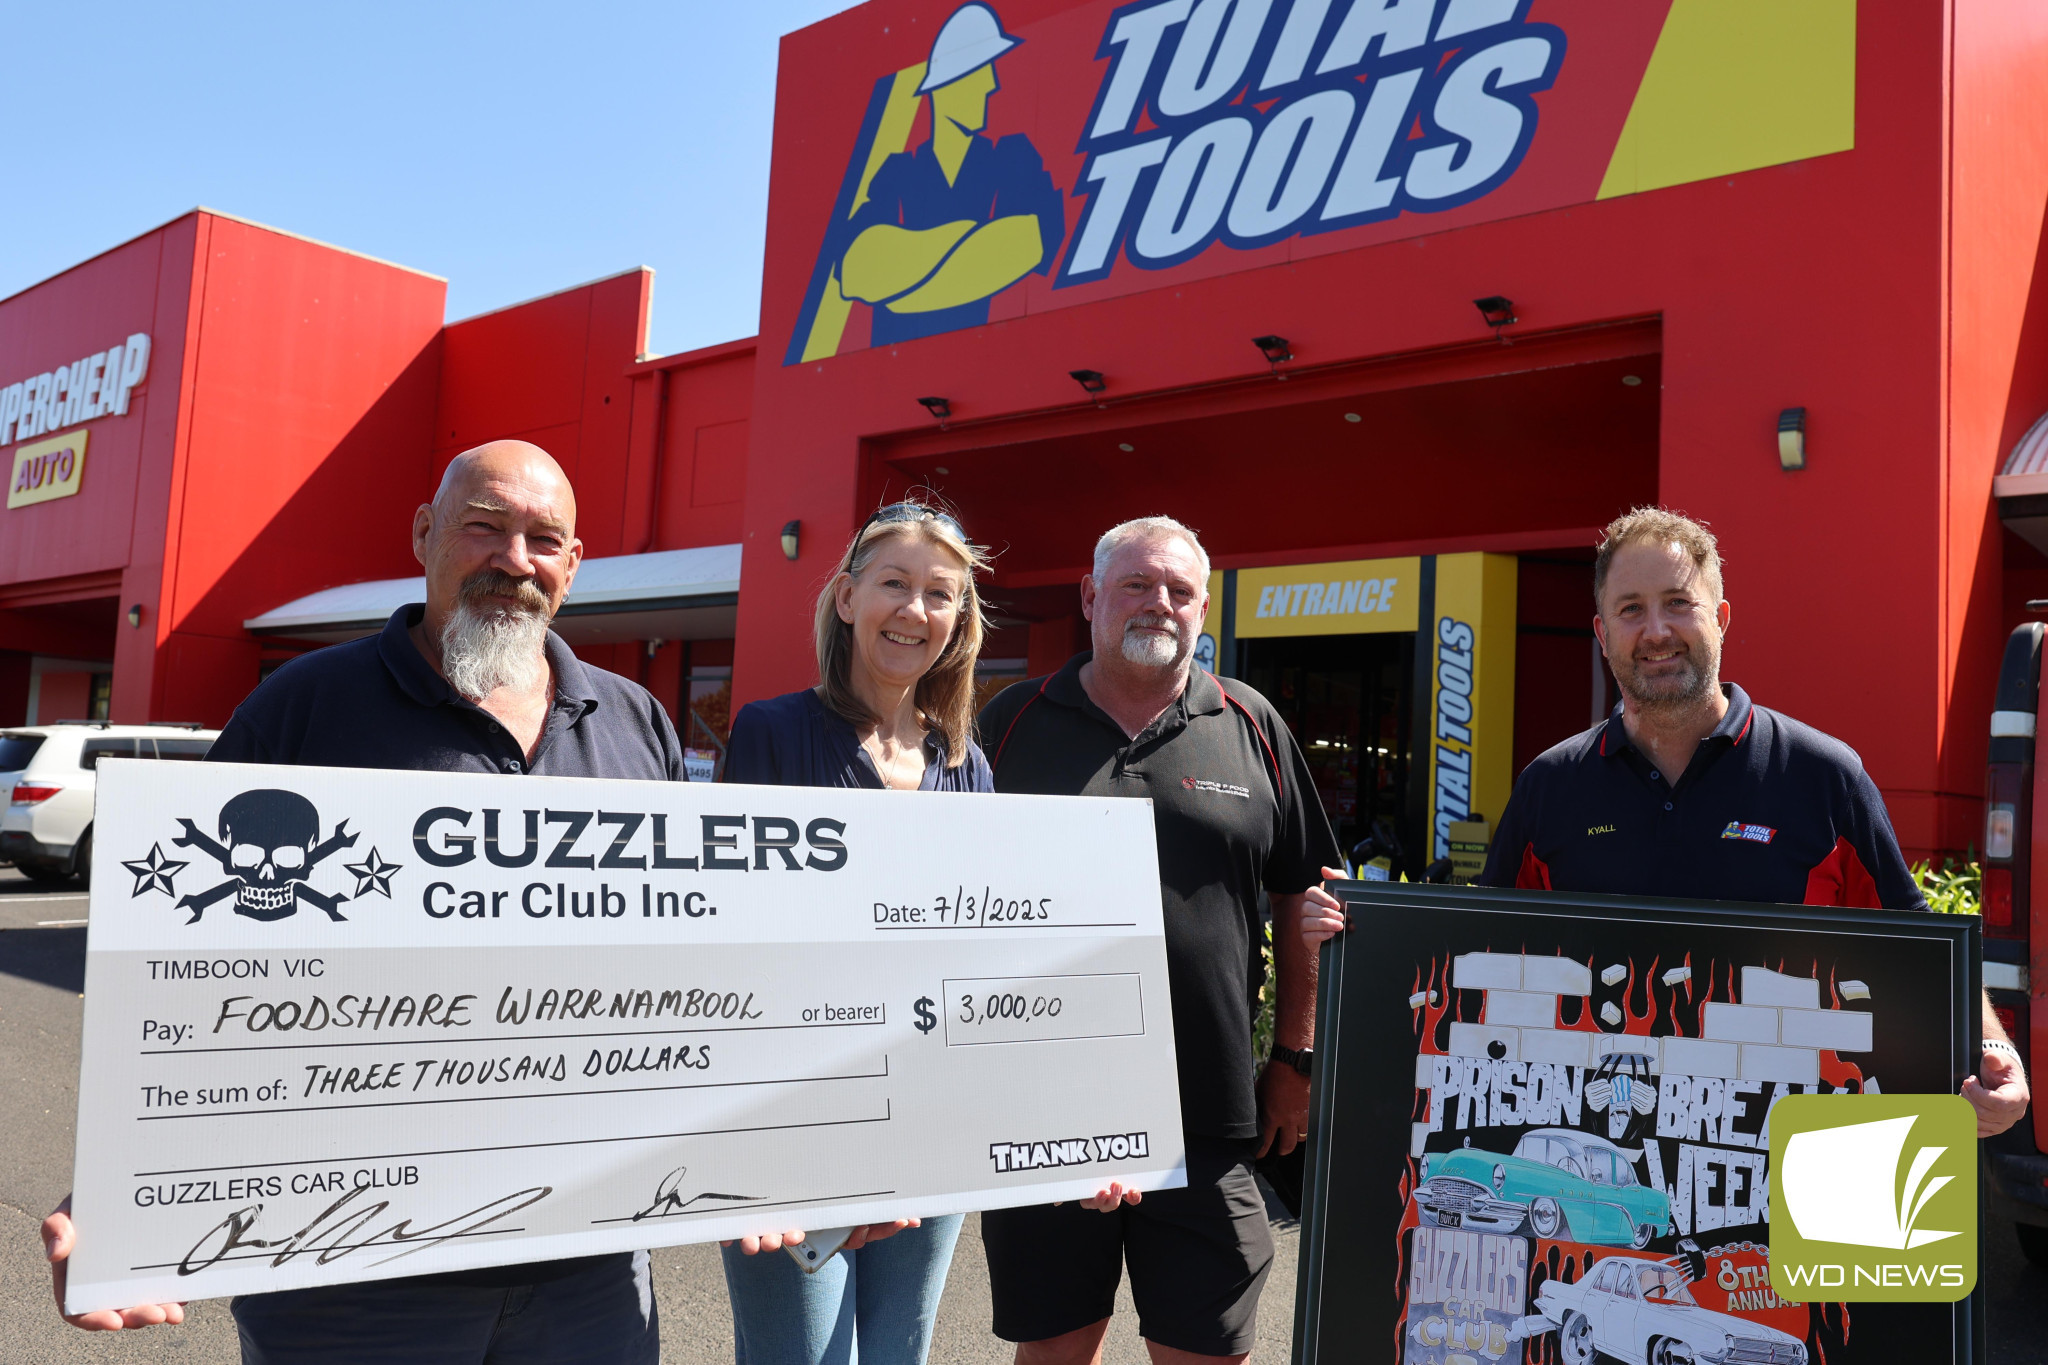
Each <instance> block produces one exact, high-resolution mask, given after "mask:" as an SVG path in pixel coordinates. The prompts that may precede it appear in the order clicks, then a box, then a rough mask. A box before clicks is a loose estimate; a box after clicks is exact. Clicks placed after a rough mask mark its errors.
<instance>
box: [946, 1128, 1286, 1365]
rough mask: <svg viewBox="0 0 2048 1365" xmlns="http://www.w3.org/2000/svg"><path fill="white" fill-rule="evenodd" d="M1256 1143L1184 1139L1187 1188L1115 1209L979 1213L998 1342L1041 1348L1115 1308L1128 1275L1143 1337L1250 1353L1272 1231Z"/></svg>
mask: <svg viewBox="0 0 2048 1365" xmlns="http://www.w3.org/2000/svg"><path fill="white" fill-rule="evenodd" d="M1258 1145H1259V1144H1258V1141H1257V1139H1255V1138H1250V1139H1244V1140H1228V1139H1222V1138H1200V1137H1190V1138H1189V1139H1188V1184H1187V1188H1186V1189H1183V1190H1155V1191H1153V1192H1152V1193H1150V1194H1148V1195H1146V1196H1145V1198H1144V1202H1142V1203H1140V1204H1138V1205H1136V1206H1135V1207H1133V1206H1132V1205H1129V1204H1126V1205H1124V1206H1123V1208H1121V1209H1119V1210H1118V1211H1117V1212H1116V1213H1096V1212H1093V1211H1091V1210H1088V1209H1084V1208H1082V1207H1081V1206H1080V1205H1079V1204H1074V1203H1067V1204H1059V1205H1047V1204H1040V1205H1037V1206H1035V1207H1032V1208H1023V1209H994V1210H991V1211H989V1212H987V1213H984V1214H982V1216H981V1240H982V1243H983V1245H984V1246H985V1247H986V1248H987V1250H988V1273H989V1281H990V1288H991V1289H992V1291H993V1297H994V1299H995V1319H996V1320H995V1334H996V1335H997V1336H999V1337H1001V1338H1002V1339H1003V1340H1005V1341H1044V1340H1045V1339H1046V1338H1048V1337H1056V1336H1060V1335H1062V1334H1063V1333H1066V1332H1072V1331H1075V1330H1076V1329H1078V1328H1082V1327H1086V1326H1087V1325H1088V1324H1090V1323H1093V1322H1100V1321H1102V1320H1103V1319H1104V1318H1106V1317H1108V1316H1110V1314H1112V1313H1113V1312H1115V1311H1116V1287H1117V1282H1118V1281H1119V1280H1120V1279H1121V1278H1122V1277H1123V1267H1124V1265H1125V1264H1126V1263H1128V1264H1129V1265H1130V1268H1131V1298H1132V1299H1133V1300H1134V1301H1136V1303H1137V1305H1138V1332H1139V1335H1141V1336H1143V1337H1144V1338H1145V1339H1146V1340H1147V1341H1156V1342H1158V1343H1159V1344H1160V1345H1162V1346H1172V1347H1175V1348H1177V1349H1179V1350H1182V1351H1192V1352H1194V1353H1195V1354H1197V1355H1209V1356H1232V1355H1241V1354H1243V1353H1244V1352H1246V1351H1249V1350H1251V1348H1252V1341H1253V1339H1254V1337H1255V1336H1256V1335H1257V1330H1256V1329H1257V1317H1258V1309H1259V1291H1260V1290H1261V1289H1262V1288H1264V1287H1265V1283H1266V1272H1267V1271H1269V1270H1271V1269H1272V1267H1273V1233H1272V1229H1271V1228H1270V1227H1268V1226H1267V1223H1266V1203H1265V1200H1264V1198H1262V1197H1261V1195H1260V1193H1259V1187H1258V1182H1257V1180H1256V1179H1254V1178H1253V1176H1252V1158H1253V1154H1254V1153H1256V1152H1257V1151H1258Z"/></svg>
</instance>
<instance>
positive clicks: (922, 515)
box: [846, 502, 968, 564]
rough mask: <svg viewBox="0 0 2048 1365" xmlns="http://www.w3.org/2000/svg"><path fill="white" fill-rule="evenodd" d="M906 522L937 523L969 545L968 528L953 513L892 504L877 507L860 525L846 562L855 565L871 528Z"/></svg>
mask: <svg viewBox="0 0 2048 1365" xmlns="http://www.w3.org/2000/svg"><path fill="white" fill-rule="evenodd" d="M905 521H909V522H916V521H936V522H937V523H939V525H941V526H943V527H945V528H946V529H947V530H949V531H951V532H952V533H953V534H954V535H956V536H958V537H959V538H960V541H961V543H962V544H966V543H968V541H967V531H966V528H965V527H963V526H961V525H960V519H959V518H958V517H955V516H954V515H953V514H952V513H950V512H941V511H939V510H938V509H937V508H933V507H926V506H925V505H924V504H923V503H921V502H892V503H890V504H889V505H888V506H887V507H877V508H876V509H875V510H874V511H873V512H870V513H869V514H868V519H867V520H866V521H864V522H862V523H861V524H860V530H859V531H858V532H856V533H855V535H854V537H853V544H852V545H850V546H848V547H847V551H846V562H847V563H848V564H851V563H853V560H854V556H856V555H858V554H859V553H860V543H861V542H862V541H863V540H866V539H867V537H868V530H869V528H870V527H873V526H886V525H892V524H894V523H896V522H905Z"/></svg>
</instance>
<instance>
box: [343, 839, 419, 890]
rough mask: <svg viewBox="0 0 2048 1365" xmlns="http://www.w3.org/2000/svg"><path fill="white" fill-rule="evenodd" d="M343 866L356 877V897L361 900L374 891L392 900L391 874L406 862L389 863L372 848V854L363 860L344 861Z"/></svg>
mask: <svg viewBox="0 0 2048 1365" xmlns="http://www.w3.org/2000/svg"><path fill="white" fill-rule="evenodd" d="M342 866H343V867H345V868H347V869H348V871H349V873H350V874H351V875H353V876H354V877H355V879H356V889H355V896H356V899H358V900H361V899H362V898H363V897H364V896H367V895H369V894H370V893H371V892H372V891H374V892H376V893H377V894H378V895H380V896H382V897H384V899H386V900H390V899H391V875H392V874H393V873H394V872H397V871H398V870H399V869H400V868H401V867H403V866H405V864H403V863H387V862H385V861H384V860H383V859H382V858H380V857H378V856H377V850H376V849H374V848H372V849H371V850H370V856H369V857H367V858H365V859H363V860H362V861H361V862H359V863H343V864H342Z"/></svg>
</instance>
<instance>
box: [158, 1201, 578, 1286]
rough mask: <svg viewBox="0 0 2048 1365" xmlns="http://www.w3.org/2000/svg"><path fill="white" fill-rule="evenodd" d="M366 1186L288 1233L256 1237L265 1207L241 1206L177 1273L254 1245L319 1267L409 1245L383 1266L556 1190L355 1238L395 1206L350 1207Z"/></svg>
mask: <svg viewBox="0 0 2048 1365" xmlns="http://www.w3.org/2000/svg"><path fill="white" fill-rule="evenodd" d="M367 1189H368V1187H367V1186H360V1185H359V1186H357V1187H356V1188H354V1189H352V1190H350V1191H349V1192H348V1193H347V1194H344V1195H343V1196H341V1198H339V1199H337V1200H335V1201H334V1202H333V1203H332V1204H329V1205H328V1206H327V1207H326V1208H324V1209H322V1210H321V1211H320V1212H319V1213H318V1214H316V1215H315V1216H314V1217H313V1219H312V1220H311V1221H310V1222H308V1223H307V1224H306V1225H305V1226H304V1227H302V1228H300V1229H299V1230H298V1231H297V1232H294V1233H293V1234H291V1236H289V1237H280V1238H275V1239H272V1238H264V1237H251V1236H250V1235H249V1233H250V1231H251V1229H253V1228H254V1227H255V1226H256V1224H257V1222H258V1221H259V1220H260V1219H261V1218H262V1217H263V1205H261V1204H251V1205H249V1206H248V1207H246V1208H240V1209H236V1210H235V1211H234V1212H233V1213H231V1214H229V1215H228V1216H227V1217H226V1218H223V1219H222V1220H221V1221H220V1222H218V1223H216V1224H214V1226H212V1227H210V1228H208V1229H207V1230H206V1233H205V1235H204V1236H202V1237H201V1238H200V1239H199V1240H198V1242H196V1243H195V1244H194V1245H193V1247H192V1249H191V1250H190V1251H188V1252H186V1253H185V1258H184V1259H183V1260H181V1261H180V1262H178V1273H179V1274H180V1275H196V1274H198V1273H199V1272H200V1271H202V1270H205V1269H206V1268H207V1267H208V1266H211V1265H214V1264H216V1263H217V1262H219V1261H221V1260H224V1259H226V1258H227V1257H228V1256H229V1255H231V1254H232V1253H234V1252H236V1251H240V1250H242V1249H244V1248H254V1249H256V1250H258V1251H271V1250H275V1251H276V1252H277V1255H276V1256H274V1257H272V1258H271V1262H270V1264H271V1265H272V1267H277V1266H282V1265H284V1264H285V1263H286V1262H288V1261H290V1260H292V1259H293V1258H294V1257H297V1256H300V1255H306V1254H313V1255H314V1263H315V1264H316V1265H326V1264H328V1263H329V1262H331V1261H338V1260H340V1259H341V1258H342V1257H344V1256H346V1255H348V1254H349V1253H350V1252H353V1251H361V1250H364V1249H365V1248H370V1247H380V1246H386V1247H403V1248H404V1250H402V1251H398V1252H396V1253H395V1254H393V1255H390V1256H385V1257H383V1258H382V1259H380V1260H377V1261H373V1262H372V1263H371V1264H373V1265H384V1264H386V1263H387V1262H390V1261H396V1260H399V1259H400V1258H402V1257H406V1256H410V1255H412V1254H413V1253H414V1252H418V1251H425V1250H426V1249H427V1248H428V1247H431V1246H438V1245H440V1244H441V1243H442V1242H445V1241H448V1240H449V1239H450V1238H454V1237H463V1236H467V1235H469V1234H470V1233H475V1232H481V1231H482V1230H483V1229H485V1228H487V1227H489V1226H490V1225H491V1224H493V1223H497V1222H500V1221H502V1220H503V1219H506V1218H509V1217H511V1216H512V1215H513V1214H515V1213H517V1212H519V1211H520V1210H521V1209H525V1208H531V1207H532V1206H533V1205H535V1204H538V1203H539V1202H540V1201H541V1200H543V1199H545V1198H547V1197H548V1196H549V1195H551V1194H553V1193H554V1192H555V1187H554V1186H552V1185H536V1186H533V1187H531V1188H529V1189H524V1190H517V1191H515V1192H513V1193H511V1194H506V1195H500V1196H499V1197H498V1198H496V1199H493V1200H491V1201H490V1202H489V1203H487V1204H482V1205H479V1206H478V1207H476V1208H474V1209H471V1210H469V1211H468V1212H467V1213H459V1214H457V1215H455V1217H453V1218H448V1219H444V1220H443V1221H441V1222H439V1223H435V1224H433V1225H432V1226H430V1227H423V1228H415V1227H414V1226H413V1220H412V1219H410V1218H402V1219H400V1220H399V1221H398V1222H396V1223H394V1224H392V1225H391V1226H390V1227H387V1228H385V1229H383V1230H382V1231H380V1232H373V1233H370V1234H368V1235H367V1236H363V1237H362V1238H361V1239H360V1240H352V1239H354V1238H356V1237H357V1235H358V1234H359V1233H362V1232H363V1230H364V1229H365V1228H366V1227H368V1226H369V1225H370V1224H371V1223H374V1222H377V1221H378V1220H379V1219H380V1218H381V1217H382V1216H383V1214H384V1212H385V1210H387V1209H389V1208H390V1207H391V1201H390V1200H388V1199H380V1200H378V1201H377V1202H376V1203H374V1204H367V1205H359V1206H356V1207H350V1206H351V1205H352V1204H355V1201H356V1199H357V1198H358V1197H359V1196H361V1195H362V1194H364V1193H365V1192H366V1190H367ZM242 1259H247V1258H242Z"/></svg>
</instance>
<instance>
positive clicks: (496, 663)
mask: <svg viewBox="0 0 2048 1365" xmlns="http://www.w3.org/2000/svg"><path fill="white" fill-rule="evenodd" d="M547 634H548V618H547V617H546V616H545V615H544V614H542V613H539V612H527V611H490V612H479V611H478V610H477V609H476V608H474V607H472V606H470V605H469V604H468V603H467V602H458V603H457V604H456V606H455V610H454V612H453V613H451V614H450V615H449V617H448V624H447V625H446V626H444V627H442V629H441V668H442V670H443V671H444V672H445V673H446V674H447V675H448V685H449V686H451V687H453V688H454V689H455V690H456V691H457V692H459V693H461V694H462V695H463V696H464V697H467V698H468V699H469V700H470V701H473V702H481V701H482V700H483V699H484V698H485V697H488V696H490V695H491V693H493V692H495V691H497V690H498V689H499V688H501V687H506V688H510V689H512V690H513V691H515V692H530V691H532V690H534V689H535V688H537V687H539V686H540V684H541V682H542V680H543V679H545V678H546V677H547V670H548V656H547V653H546V651H545V649H544V648H543V647H542V642H543V641H545V640H546V639H547Z"/></svg>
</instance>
